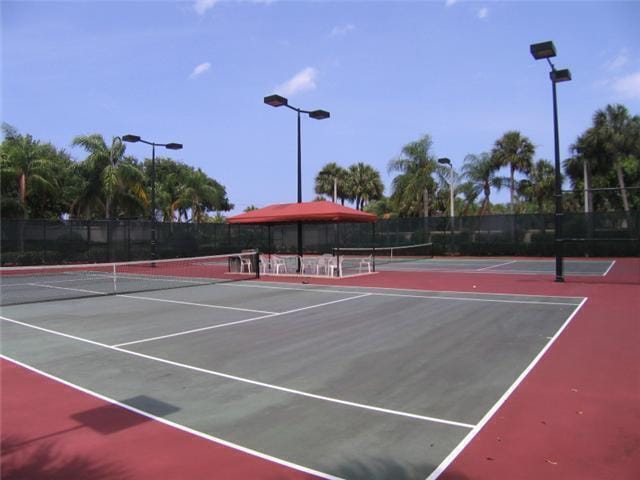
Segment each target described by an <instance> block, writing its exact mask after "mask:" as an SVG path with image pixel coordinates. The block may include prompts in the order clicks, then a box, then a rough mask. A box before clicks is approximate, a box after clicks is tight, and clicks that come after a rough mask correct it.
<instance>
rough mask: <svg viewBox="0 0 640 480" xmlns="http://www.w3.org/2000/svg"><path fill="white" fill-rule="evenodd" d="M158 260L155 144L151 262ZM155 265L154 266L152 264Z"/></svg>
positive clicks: (152, 171) (154, 146)
mask: <svg viewBox="0 0 640 480" xmlns="http://www.w3.org/2000/svg"><path fill="white" fill-rule="evenodd" d="M156 258H158V255H157V250H156V144H155V143H152V144H151V260H155V259H156ZM154 265H155V264H154Z"/></svg>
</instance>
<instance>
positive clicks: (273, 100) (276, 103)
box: [264, 95, 289, 107]
mask: <svg viewBox="0 0 640 480" xmlns="http://www.w3.org/2000/svg"><path fill="white" fill-rule="evenodd" d="M264 103H266V104H267V105H271V106H272V107H283V106H285V105H288V104H289V100H287V99H286V98H284V97H282V96H280V95H269V96H268V97H264Z"/></svg>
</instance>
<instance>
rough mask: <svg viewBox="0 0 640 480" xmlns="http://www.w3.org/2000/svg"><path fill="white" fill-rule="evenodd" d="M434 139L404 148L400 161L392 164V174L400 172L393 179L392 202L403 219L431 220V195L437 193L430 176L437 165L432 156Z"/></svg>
mask: <svg viewBox="0 0 640 480" xmlns="http://www.w3.org/2000/svg"><path fill="white" fill-rule="evenodd" d="M431 146H432V142H431V137H430V136H429V135H424V136H423V137H422V138H420V139H418V140H416V141H415V142H411V143H408V144H407V145H405V146H404V147H403V148H402V153H401V155H400V156H399V157H397V158H394V159H392V160H391V161H390V162H389V167H388V168H389V172H399V173H400V174H399V175H397V176H396V177H395V178H394V179H393V184H392V193H391V201H392V202H393V204H394V206H395V210H396V211H397V212H398V213H399V214H400V215H403V216H404V215H406V216H416V217H417V216H423V217H428V216H429V191H432V192H433V191H434V188H435V182H434V181H433V178H432V177H431V175H432V174H433V172H434V171H435V169H436V165H437V161H436V159H435V157H434V156H433V155H432V154H431V153H430V150H431Z"/></svg>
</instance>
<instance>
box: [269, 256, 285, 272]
mask: <svg viewBox="0 0 640 480" xmlns="http://www.w3.org/2000/svg"><path fill="white" fill-rule="evenodd" d="M281 269H282V270H283V271H284V273H287V262H286V260H285V259H284V258H283V257H277V256H276V255H272V256H271V271H272V272H273V271H274V270H275V274H276V275H279V274H280V270H281Z"/></svg>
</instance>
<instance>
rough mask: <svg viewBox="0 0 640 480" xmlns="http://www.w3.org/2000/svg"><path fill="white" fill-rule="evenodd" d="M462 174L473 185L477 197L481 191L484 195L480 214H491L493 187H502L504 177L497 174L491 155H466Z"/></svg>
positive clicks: (484, 153) (485, 153)
mask: <svg viewBox="0 0 640 480" xmlns="http://www.w3.org/2000/svg"><path fill="white" fill-rule="evenodd" d="M462 174H463V176H464V177H465V178H466V179H467V180H468V182H469V183H470V184H471V185H472V188H473V190H474V191H475V196H476V198H477V197H478V196H480V194H481V193H482V194H483V195H484V198H483V199H482V206H481V207H480V215H481V216H482V215H484V214H487V213H488V214H491V200H490V197H491V187H495V188H501V187H502V178H501V177H499V176H498V175H497V170H496V168H495V167H494V164H493V162H492V161H491V156H490V155H489V154H488V153H487V152H483V153H481V154H480V155H474V154H469V155H467V156H466V157H464V165H463V166H462Z"/></svg>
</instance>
